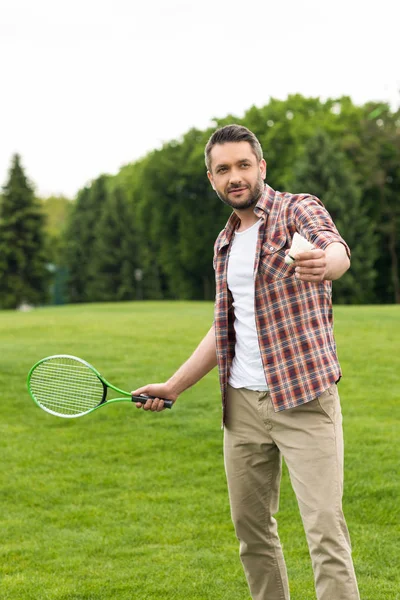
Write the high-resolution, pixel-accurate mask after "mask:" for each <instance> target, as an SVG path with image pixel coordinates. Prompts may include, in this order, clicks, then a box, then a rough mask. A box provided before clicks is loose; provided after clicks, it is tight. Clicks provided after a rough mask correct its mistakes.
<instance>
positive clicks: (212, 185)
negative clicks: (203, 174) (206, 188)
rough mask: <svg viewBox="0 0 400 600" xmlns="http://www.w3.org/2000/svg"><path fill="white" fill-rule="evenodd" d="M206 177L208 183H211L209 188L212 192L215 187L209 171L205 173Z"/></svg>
mask: <svg viewBox="0 0 400 600" xmlns="http://www.w3.org/2000/svg"><path fill="white" fill-rule="evenodd" d="M207 177H208V180H209V182H210V183H211V187H212V189H213V190H215V185H214V181H213V176H212V175H211V173H210V171H207Z"/></svg>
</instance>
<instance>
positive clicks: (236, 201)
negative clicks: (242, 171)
mask: <svg viewBox="0 0 400 600" xmlns="http://www.w3.org/2000/svg"><path fill="white" fill-rule="evenodd" d="M242 188H243V189H244V188H245V191H243V196H244V197H242V198H234V197H233V198H231V197H230V196H229V194H230V192H234V191H235V190H237V189H242ZM215 191H216V193H217V196H218V198H219V199H220V200H222V202H223V203H224V204H227V205H228V206H230V207H231V208H235V209H236V210H243V209H245V208H250V207H252V206H255V205H256V204H257V202H258V200H259V199H260V197H261V194H262V193H263V191H264V180H263V178H262V177H261V175H259V176H258V177H257V181H256V183H255V184H254V185H253V186H249V185H244V184H243V183H241V184H238V185H230V186H229V188H228V189H227V190H226V193H223V192H219V191H218V190H215Z"/></svg>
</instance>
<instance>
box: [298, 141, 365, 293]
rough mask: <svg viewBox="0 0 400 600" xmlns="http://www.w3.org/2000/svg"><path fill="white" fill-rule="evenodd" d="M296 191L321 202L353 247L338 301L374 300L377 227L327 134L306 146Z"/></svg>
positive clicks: (338, 289) (336, 289) (338, 288)
mask: <svg viewBox="0 0 400 600" xmlns="http://www.w3.org/2000/svg"><path fill="white" fill-rule="evenodd" d="M294 191H296V193H297V192H299V193H300V192H301V193H303V192H304V193H310V194H313V195H314V196H317V197H318V198H319V199H320V200H322V202H323V203H324V205H325V207H326V208H327V210H328V211H329V213H330V215H331V217H332V219H333V221H334V222H335V224H336V227H337V228H338V230H339V233H340V234H341V235H342V237H343V238H344V239H345V240H346V242H347V243H348V245H349V247H350V250H351V253H352V258H351V268H350V270H349V271H348V272H347V273H346V274H345V275H344V276H343V277H342V278H340V279H339V280H338V281H335V282H334V285H333V297H334V300H335V302H338V303H349V304H357V303H361V302H370V301H372V300H373V288H374V282H375V277H376V272H375V270H374V268H373V265H374V264H375V260H376V257H377V238H376V235H375V230H374V224H373V223H372V222H371V221H370V220H369V219H368V217H367V214H366V211H365V208H364V206H363V203H362V199H361V195H360V192H359V190H358V188H357V187H356V185H355V182H354V179H353V175H352V173H351V171H350V170H349V167H348V165H347V163H346V159H345V156H344V155H343V154H342V152H340V151H339V150H338V148H337V146H336V145H335V144H334V142H332V141H331V140H330V138H329V137H328V135H327V134H326V133H324V132H322V131H319V132H318V133H316V134H315V135H314V136H313V137H312V138H310V140H309V141H308V143H307V144H306V147H305V152H304V155H303V157H302V158H301V159H299V161H298V162H297V164H296V166H295V169H294Z"/></svg>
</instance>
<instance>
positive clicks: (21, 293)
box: [0, 154, 50, 308]
mask: <svg viewBox="0 0 400 600" xmlns="http://www.w3.org/2000/svg"><path fill="white" fill-rule="evenodd" d="M44 228H45V217H44V214H43V212H42V208H41V205H40V203H39V201H37V200H36V199H35V195H34V192H33V188H32V186H31V185H30V183H29V182H28V180H27V178H26V176H25V174H24V171H23V168H22V166H21V161H20V157H19V155H18V154H15V155H14V157H13V159H12V164H11V168H10V171H9V179H8V182H7V184H6V185H5V187H4V189H3V198H2V202H1V206H0V306H1V308H17V307H18V306H19V305H20V304H22V303H24V302H26V303H28V304H34V305H37V304H41V303H44V302H45V301H46V299H47V295H48V283H49V278H50V273H49V269H48V268H47V262H48V260H47V257H46V252H45V229H44Z"/></svg>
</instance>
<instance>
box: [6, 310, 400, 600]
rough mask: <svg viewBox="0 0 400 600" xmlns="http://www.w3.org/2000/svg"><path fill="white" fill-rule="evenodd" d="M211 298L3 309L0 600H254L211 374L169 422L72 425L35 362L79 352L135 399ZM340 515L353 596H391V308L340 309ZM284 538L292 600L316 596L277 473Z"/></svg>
mask: <svg viewBox="0 0 400 600" xmlns="http://www.w3.org/2000/svg"><path fill="white" fill-rule="evenodd" d="M212 311H213V306H212V303H200V302H198V303H197V302H192V303H184V302H175V303H174V302H165V303H161V302H160V303H156V302H145V303H124V304H97V305H85V306H66V307H55V308H45V309H40V310H35V311H32V312H29V313H15V312H8V311H6V312H0V356H1V366H0V384H1V390H2V392H1V398H0V451H1V472H0V473H1V474H0V477H1V481H0V599H1V600H47V599H49V600H50V599H51V600H56V599H57V600H133V599H135V600H136V599H137V600H162V599H165V600H167V599H168V600H172V599H176V600H183V599H184V600H192V599H193V600H194V599H196V600H249V594H248V591H247V585H246V582H245V579H244V575H243V573H242V568H241V565H240V562H239V558H238V545H237V541H236V539H235V535H234V532H233V527H232V524H231V521H230V516H229V507H228V498H227V491H226V485H225V475H224V470H223V459H222V432H221V429H220V417H221V411H220V398H219V391H218V382H217V374H216V372H213V373H211V374H210V375H208V376H207V377H206V378H205V379H204V380H203V381H202V382H200V383H199V384H198V385H197V386H196V387H194V388H193V389H191V390H189V391H188V392H186V393H185V394H184V395H183V396H182V397H181V398H180V399H179V401H178V403H177V404H176V405H175V407H174V408H173V409H172V410H171V411H164V412H163V413H161V414H149V413H145V412H144V411H139V410H137V409H136V408H135V407H134V406H132V405H130V404H129V403H120V404H114V405H111V406H109V407H105V408H103V409H100V410H98V411H95V412H94V413H93V414H92V415H89V416H87V417H84V418H81V419H72V420H68V419H60V418H57V417H52V416H51V415H48V414H46V413H45V412H43V411H41V410H40V409H39V408H38V407H37V406H36V405H35V404H34V403H33V402H32V400H31V399H30V397H29V395H28V393H27V390H26V383H25V382H26V375H27V372H28V370H29V368H30V367H31V366H32V364H33V363H34V362H36V361H37V360H38V359H40V358H42V357H44V356H47V355H50V354H56V353H69V354H75V355H77V356H81V357H82V358H85V359H86V360H88V361H89V362H91V363H92V364H94V365H95V366H96V367H97V368H98V370H99V371H100V372H101V373H102V374H103V375H104V376H105V377H106V378H107V379H109V380H110V381H111V382H112V383H114V384H115V385H117V386H119V387H121V388H123V389H128V390H130V389H133V388H135V387H138V386H139V385H142V384H145V383H148V382H150V381H162V380H163V379H165V378H167V377H168V376H169V375H170V374H171V373H172V372H173V371H174V370H175V369H176V368H177V367H178V366H179V365H180V364H181V363H182V362H183V361H184V360H185V359H186V358H187V357H188V355H189V353H190V352H191V351H192V350H193V349H194V348H195V346H196V345H197V343H198V341H199V340H200V339H201V338H202V336H203V335H204V334H205V333H206V332H207V330H208V328H209V326H210V324H211V320H212ZM335 331H336V339H337V342H338V347H339V356H340V359H341V363H342V367H343V370H344V375H345V376H344V378H343V380H342V382H341V384H340V393H341V397H342V406H343V413H344V427H345V440H346V446H345V449H346V463H345V466H346V482H345V501H344V502H345V514H346V517H347V522H348V525H349V528H350V533H351V536H352V543H353V551H354V561H355V565H356V570H357V573H358V578H359V586H360V592H361V598H362V600H395V599H400V576H399V568H398V557H399V539H400V531H399V505H400V504H399V497H400V496H399V476H398V469H399V464H398V444H399V397H400V307H396V306H387V307H337V308H336V309H335ZM278 520H279V527H280V534H281V539H282V542H283V544H284V551H285V556H286V561H287V566H288V571H289V577H290V584H291V593H292V599H293V600H314V599H315V594H314V587H313V582H312V573H311V567H310V561H309V557H308V550H307V546H306V542H305V539H304V535H303V531H302V526H301V522H300V518H299V516H298V512H297V506H296V501H295V498H294V496H293V492H292V490H291V488H290V485H289V480H288V476H287V472H286V471H284V477H283V482H282V494H281V510H280V513H279V515H278Z"/></svg>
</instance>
